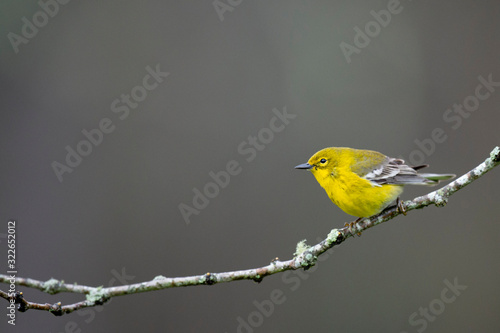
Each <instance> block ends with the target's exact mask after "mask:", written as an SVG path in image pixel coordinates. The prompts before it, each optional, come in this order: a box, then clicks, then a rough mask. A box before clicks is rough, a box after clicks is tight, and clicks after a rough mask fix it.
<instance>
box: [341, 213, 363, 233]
mask: <svg viewBox="0 0 500 333" xmlns="http://www.w3.org/2000/svg"><path fill="white" fill-rule="evenodd" d="M361 219H362V217H360V218H359V219H357V220H356V221H353V222H346V223H345V224H344V227H346V228H347V229H348V230H349V233H350V234H351V235H353V236H354V235H355V233H354V232H353V231H352V227H354V226H355V225H356V223H358V222H359V221H361ZM356 234H357V235H358V236H359V237H361V232H358V233H356Z"/></svg>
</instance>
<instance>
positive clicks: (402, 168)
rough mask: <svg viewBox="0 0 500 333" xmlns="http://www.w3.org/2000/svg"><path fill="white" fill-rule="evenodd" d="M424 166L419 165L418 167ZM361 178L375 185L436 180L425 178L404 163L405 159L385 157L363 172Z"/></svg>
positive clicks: (427, 182) (427, 183)
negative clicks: (372, 167) (373, 167)
mask: <svg viewBox="0 0 500 333" xmlns="http://www.w3.org/2000/svg"><path fill="white" fill-rule="evenodd" d="M422 167H424V166H419V167H417V169H420V168H422ZM363 178H365V179H367V180H369V181H371V182H372V183H374V184H375V185H376V186H377V185H378V186H380V185H384V184H391V185H405V184H413V185H433V184H437V181H432V180H429V179H426V178H424V177H422V176H420V175H419V174H417V171H416V170H415V169H413V168H412V167H410V166H408V165H406V164H405V161H403V160H401V159H397V158H389V157H388V158H387V159H386V160H385V161H384V162H383V163H381V164H380V165H379V166H378V167H377V168H375V169H373V170H372V171H370V172H369V173H367V174H365V175H364V176H363Z"/></svg>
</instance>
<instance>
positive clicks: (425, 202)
mask: <svg viewBox="0 0 500 333" xmlns="http://www.w3.org/2000/svg"><path fill="white" fill-rule="evenodd" d="M499 164H500V147H495V148H494V149H493V151H492V152H491V153H490V157H489V158H487V159H486V160H485V161H484V162H483V163H481V164H480V165H478V166H477V167H475V168H474V169H472V170H471V171H469V172H468V173H466V174H464V175H463V176H461V177H460V178H458V179H457V180H455V181H453V182H451V183H449V184H448V185H446V186H444V187H442V188H440V189H438V190H436V191H434V192H431V193H428V194H426V195H423V196H420V197H417V198H415V199H413V200H408V201H405V202H404V203H403V205H404V207H405V211H406V212H409V211H411V210H414V209H420V208H423V207H426V206H429V205H436V206H439V207H440V206H444V205H445V204H446V203H447V202H448V198H449V197H450V196H451V195H452V194H453V193H455V192H456V191H458V190H460V189H462V188H463V187H465V186H467V185H468V184H470V183H472V182H473V181H474V180H476V179H477V178H479V177H481V176H482V175H484V174H485V173H487V172H488V171H490V170H492V169H493V168H494V167H496V166H497V165H499ZM399 214H401V212H400V210H399V209H398V208H397V207H396V206H393V207H390V208H388V209H386V210H384V211H383V212H382V213H380V214H378V215H375V216H372V217H368V218H365V219H363V220H361V221H359V222H357V223H355V224H354V225H352V226H350V227H344V228H341V229H333V230H332V231H331V232H330V233H329V234H328V236H327V238H326V239H324V240H323V241H321V242H320V243H318V244H316V245H314V246H311V247H308V246H306V245H305V243H304V242H300V243H299V244H298V245H297V251H296V253H295V257H294V258H293V259H290V260H287V261H280V260H278V258H276V259H274V260H272V261H271V263H270V264H269V265H267V266H263V267H260V268H253V269H247V270H240V271H232V272H223V273H206V274H203V275H194V276H187V277H177V278H167V277H164V276H157V277H155V278H154V279H153V280H151V281H147V282H141V283H136V284H130V285H123V286H118V287H109V288H103V287H97V288H96V287H88V286H82V285H77V284H66V283H64V281H59V280H55V279H50V280H48V281H45V282H43V281H38V280H33V279H27V278H21V277H16V278H15V284H16V285H21V286H26V287H30V288H34V289H38V290H41V291H44V292H46V293H49V294H56V293H59V292H73V293H81V294H85V295H86V300H85V301H82V302H78V303H74V304H70V305H64V306H63V305H61V303H60V302H58V303H55V304H53V305H50V304H38V303H33V302H29V301H26V300H25V299H24V296H23V294H22V293H19V292H17V293H16V294H15V295H13V294H7V293H5V292H3V291H1V290H0V297H1V298H4V299H6V300H8V301H10V300H11V299H14V300H15V302H16V303H17V304H19V307H18V310H19V311H21V312H24V311H26V310H28V309H37V310H46V311H49V312H51V313H53V314H54V315H56V316H60V315H63V314H65V313H70V312H73V311H76V310H79V309H82V308H85V307H92V306H97V305H102V304H104V303H105V302H106V301H108V300H109V299H110V298H112V297H115V296H122V295H128V294H136V293H142V292H147V291H153V290H161V289H167V288H175V287H188V286H197V285H213V284H216V283H222V282H230V281H236V280H254V281H255V282H261V281H262V279H263V278H264V277H266V276H268V275H273V274H276V273H280V272H284V271H288V270H296V269H301V268H303V269H309V268H310V267H312V266H313V265H315V263H316V261H317V259H318V256H320V255H321V254H322V253H324V252H326V251H327V250H329V249H330V248H332V247H334V246H335V245H339V244H340V243H342V242H344V241H345V240H346V239H347V238H349V237H353V235H354V234H358V233H361V232H363V231H365V230H366V229H369V228H371V227H374V226H376V225H378V224H381V223H383V222H386V221H388V220H390V219H393V218H394V217H396V216H398V215H399ZM0 282H3V283H7V284H10V283H11V282H12V281H11V279H10V277H9V276H8V275H3V274H0Z"/></svg>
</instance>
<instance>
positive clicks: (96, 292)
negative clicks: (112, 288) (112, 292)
mask: <svg viewBox="0 0 500 333" xmlns="http://www.w3.org/2000/svg"><path fill="white" fill-rule="evenodd" d="M85 298H86V299H87V301H88V302H90V303H92V304H103V303H104V302H106V301H107V300H108V299H109V297H108V293H107V292H106V291H104V290H103V287H102V286H100V287H97V288H94V289H93V290H92V291H91V292H90V293H88V294H87V295H85Z"/></svg>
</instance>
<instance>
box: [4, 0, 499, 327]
mask: <svg viewBox="0 0 500 333" xmlns="http://www.w3.org/2000/svg"><path fill="white" fill-rule="evenodd" d="M46 3H47V4H48V5H47V6H48V7H47V6H46V10H47V11H48V12H50V13H51V15H48V14H44V13H45V11H44V9H43V7H44V6H42V5H40V4H39V3H37V2H36V1H21V2H19V1H12V0H4V1H2V3H1V5H0V19H1V26H0V37H1V38H0V47H1V57H0V61H1V62H0V109H1V116H2V121H1V125H0V126H1V127H0V136H1V140H0V156H1V170H0V186H1V198H0V213H1V218H0V220H1V221H2V223H1V225H2V230H0V234H1V236H2V238H0V241H1V245H0V248H1V249H2V254H1V256H0V262H1V265H0V267H2V272H1V273H4V274H5V271H4V267H6V265H5V264H6V260H7V258H6V257H7V250H6V249H7V248H6V238H5V234H6V232H7V228H6V222H7V221H8V220H9V219H16V220H17V221H18V225H17V258H16V259H17V265H18V272H19V273H18V276H22V277H30V278H34V279H39V280H48V279H49V278H51V277H54V278H57V279H61V280H64V281H66V282H78V283H81V284H84V285H90V286H100V285H103V286H110V285H119V284H122V283H136V282H142V281H148V280H151V279H153V278H154V277H155V276H157V275H164V276H169V277H174V276H187V275H195V274H203V273H205V272H222V271H229V270H236V269H246V268H254V267H260V266H263V265H266V264H267V263H269V262H270V260H271V259H273V258H275V257H279V258H280V259H282V260H285V259H290V258H292V256H293V252H294V250H295V245H296V244H297V242H298V241H300V240H302V239H307V242H308V243H309V244H314V243H316V242H317V240H318V239H322V238H325V237H326V235H327V234H328V232H329V231H330V230H331V229H332V228H337V227H341V226H343V224H344V223H345V222H348V221H352V220H353V219H354V218H353V217H351V216H348V215H346V214H345V213H343V212H342V211H341V210H340V209H339V208H337V207H336V206H334V205H333V204H332V203H331V202H330V200H329V199H328V197H327V196H326V194H325V193H324V191H323V189H321V188H320V186H319V185H318V184H317V182H316V180H315V179H314V177H313V176H312V175H311V174H310V173H307V172H304V171H299V170H294V168H293V167H294V166H295V165H297V164H300V163H304V162H306V161H307V159H308V158H309V157H310V156H311V155H312V154H313V153H315V152H316V151H317V150H319V149H321V148H324V147H328V146H348V147H355V148H367V149H373V150H378V151H381V152H383V153H385V154H387V155H389V156H395V157H397V156H400V157H403V158H406V159H409V160H410V161H412V160H413V161H415V162H423V163H428V164H431V168H429V169H428V171H429V172H452V173H456V174H463V173H465V172H467V171H468V170H470V169H471V168H473V167H475V166H476V165H478V164H479V163H480V162H482V161H483V160H484V159H485V158H486V157H487V156H488V154H489V152H490V151H491V150H492V148H493V147H494V146H495V145H498V144H499V143H500V140H499V138H500V135H499V129H498V124H499V121H500V115H499V104H500V86H499V84H497V86H494V85H493V86H490V87H489V89H490V90H488V88H486V87H484V85H483V87H482V88H479V91H480V94H481V96H482V97H481V98H482V100H480V99H477V98H476V97H474V96H475V95H476V89H477V86H478V85H481V80H480V79H479V77H482V78H484V79H485V80H488V76H490V78H491V80H492V81H494V82H500V68H499V59H500V38H499V36H498V35H499V33H500V22H499V20H498V17H499V15H500V3H499V2H498V1H482V2H480V4H479V3H478V2H476V1H460V2H457V1H451V0H450V1H439V2H436V1H409V0H405V1H401V2H400V4H399V5H397V3H395V2H393V1H386V0H384V1H311V2H308V1H274V2H269V1H248V0H247V1H245V0H243V1H240V2H238V1H232V2H227V1H226V0H221V1H220V2H215V5H217V9H216V8H215V6H214V2H212V1H189V2H188V1H184V2H180V1H178V2H173V1H170V2H161V1H144V2H131V1H128V2H123V1H106V2H105V3H103V2H98V1H85V2H83V1H71V2H69V3H67V4H64V5H63V4H59V3H58V5H57V7H56V5H55V2H54V1H52V2H50V1H48V2H46ZM42 4H43V2H42ZM388 7H389V9H390V10H392V11H393V13H392V14H390V15H391V16H390V21H389V18H388V16H387V15H385V16H384V13H385V14H387V13H391V12H389V11H388ZM372 11H373V12H374V13H375V14H373V13H371V12H372ZM377 16H378V17H379V20H381V22H382V24H381V23H378V21H377V20H376V18H375V17H377ZM23 18H25V19H24V20H23ZM26 22H28V23H26ZM33 22H37V24H38V25H39V26H40V27H38V28H36V26H34V27H35V28H36V30H37V31H36V34H35V32H34V31H33V29H31V30H30V28H29V25H30V24H33ZM384 25H385V26H384ZM365 28H368V33H369V35H366V37H364V38H363V36H362V35H360V34H359V31H365ZM370 29H371V30H370ZM23 31H24V34H25V35H27V36H30V37H29V38H26V37H23ZM370 35H371V36H370ZM15 36H17V37H15ZM356 36H357V37H356ZM367 38H368V39H369V41H367ZM12 40H14V42H12ZM21 40H22V41H23V42H21ZM356 42H357V44H356ZM343 43H344V44H343ZM346 44H349V45H351V46H352V47H356V45H358V46H363V47H358V48H357V51H356V52H354V53H352V54H350V55H348V56H347V57H346V54H344V52H343V51H342V49H341V45H344V46H345V45H346ZM148 66H149V68H150V69H151V70H154V69H155V68H156V67H157V66H158V68H159V70H160V71H162V72H168V73H170V74H169V75H168V76H167V77H163V78H160V80H163V82H160V83H158V84H157V86H156V87H155V88H154V89H151V90H150V91H146V90H144V89H143V88H141V87H142V86H143V79H144V78H145V77H146V75H148V70H147V67H148ZM147 80H149V81H147V82H146V83H147V84H149V85H151V84H153V83H154V82H155V81H154V79H151V78H148V79H147ZM144 92H147V96H145V95H144V94H142V95H141V93H144ZM130 94H133V96H136V98H137V99H138V100H140V101H139V102H137V104H132V103H135V102H134V101H133V100H132V102H131V104H130V105H133V107H134V108H132V107H128V106H126V105H127V104H126V103H125V102H122V101H120V99H121V98H122V97H121V96H122V95H130ZM485 95H487V97H485ZM117 99H118V102H115V100H117ZM476 101H479V103H478V104H477V105H476V104H474V103H475V102H476ZM114 102H115V103H116V104H115V105H114V108H113V106H112V104H113V103H114ZM464 102H465V103H469V104H467V105H468V106H467V107H468V109H469V110H471V111H467V110H465V109H464V110H465V111H462V112H461V113H459V112H455V111H454V109H453V106H454V104H457V105H459V104H463V103H464ZM118 107H121V108H122V109H121V111H119V110H118V109H117V108H118ZM126 108H128V109H129V111H130V112H129V114H128V116H127V117H126V118H125V117H124V115H125V113H124V112H125V111H124V109H126ZM273 109H276V110H278V111H279V112H283V110H284V109H286V111H287V112H288V114H290V115H294V116H295V118H293V119H290V120H289V121H288V124H286V125H283V127H279V128H280V129H281V131H280V132H271V131H270V130H269V128H270V122H272V124H274V125H275V126H281V124H283V123H282V122H280V121H276V122H274V121H273V120H272V119H273V117H275V113H274V112H273ZM447 110H450V111H447ZM114 111H119V112H114ZM120 116H122V117H123V118H124V119H121V118H120ZM290 117H292V116H290ZM106 118H107V119H109V122H111V126H113V127H112V128H113V131H112V132H111V133H108V134H103V138H102V142H101V143H100V144H99V145H97V146H96V145H92V151H91V152H90V153H89V154H87V156H84V157H83V158H82V161H81V163H80V164H79V165H78V166H76V167H74V168H71V169H72V172H71V173H68V172H67V173H63V175H62V182H61V181H59V179H58V177H57V176H56V173H55V171H54V169H53V166H52V164H53V162H54V161H56V162H58V163H61V165H62V164H64V165H67V163H66V162H65V159H66V155H67V150H66V147H67V146H69V147H70V148H71V149H75V150H76V149H77V148H78V147H80V149H83V151H84V152H85V150H86V149H88V146H85V143H82V144H80V146H79V143H80V142H82V140H86V137H85V136H84V134H82V130H87V131H92V130H94V129H96V128H99V126H100V123H101V121H102V120H103V119H106ZM105 122H106V120H105ZM266 128H268V129H267V130H266ZM436 129H437V130H436ZM439 129H441V130H442V132H443V133H444V134H443V133H442V134H441V135H439V136H438V137H439V138H438V139H436V138H433V134H432V133H433V132H435V131H437V132H439V131H440V130H439ZM94 133H95V132H94ZM259 133H260V135H261V136H260V137H261V138H262V139H259V140H263V141H265V142H266V143H265V144H262V142H260V141H259V142H260V143H259V146H258V147H259V149H260V150H257V149H255V148H251V147H252V146H251V144H250V141H251V139H249V136H252V137H255V136H256V137H257V138H258V137H259V136H258V135H259ZM270 133H272V137H271V136H270ZM98 136H99V135H97V136H96V138H98ZM96 140H97V139H96ZM438 141H439V142H438ZM261 145H262V146H261ZM238 148H240V149H238ZM252 149H253V150H252ZM251 157H253V159H251ZM249 159H251V160H250V161H248V160H249ZM232 160H234V161H236V162H237V163H238V164H239V166H240V168H241V171H240V173H239V174H237V175H234V176H232V177H231V178H230V182H229V184H228V185H227V186H225V187H224V188H220V189H219V190H218V193H217V195H216V196H215V197H214V198H212V199H210V201H209V204H208V205H207V206H206V207H205V208H203V209H200V210H199V212H198V214H197V215H195V214H193V215H191V216H190V217H189V221H190V223H189V224H188V223H186V219H184V218H183V216H182V214H181V213H180V210H179V205H180V204H182V203H184V204H186V205H189V206H193V202H192V201H193V197H194V195H195V192H194V189H198V190H201V191H203V189H204V187H205V185H206V184H208V183H210V182H212V181H213V180H212V178H211V177H210V172H215V173H217V172H219V171H221V170H225V169H226V165H227V163H228V162H229V161H232ZM499 185H500V170H494V171H493V172H491V173H489V174H487V175H486V176H485V177H484V178H482V179H480V180H478V181H476V182H475V183H473V184H472V185H470V186H469V187H467V188H466V189H463V190H462V191H459V192H458V193H456V194H455V195H454V196H453V197H452V198H451V200H450V202H449V204H448V205H447V206H446V207H444V208H436V207H433V206H432V207H428V208H426V209H423V210H419V211H413V212H411V213H410V214H409V215H408V216H406V217H404V216H401V217H398V218H397V219H395V220H392V221H390V222H388V223H385V224H383V225H380V226H378V227H376V228H373V229H370V230H368V231H367V232H365V233H364V234H363V235H362V237H360V238H355V239H349V240H348V241H346V242H345V243H343V244H342V245H341V246H339V247H338V248H335V250H334V251H333V252H332V253H331V254H330V255H329V256H328V258H327V259H326V260H324V261H322V262H320V263H319V264H318V266H317V268H316V269H315V270H314V271H312V272H311V271H308V272H305V273H304V272H293V273H287V274H278V275H274V276H272V277H268V278H266V279H264V281H263V282H262V283H260V284H256V283H254V282H251V281H240V282H232V283H225V284H218V285H215V286H211V287H207V286H199V287H189V288H178V289H170V290H163V291H159V292H151V293H144V294H137V295H131V296H126V297H117V298H114V299H112V300H111V301H110V302H109V303H108V304H106V305H105V306H104V307H98V308H95V309H91V310H86V311H83V312H76V313H72V314H70V315H65V316H63V317H54V316H53V315H51V314H49V313H47V312H41V311H35V310H30V311H28V312H27V313H18V314H17V317H16V319H17V320H16V326H15V328H14V327H12V326H11V325H8V324H7V318H6V316H5V314H4V311H5V312H6V309H5V307H6V306H7V303H6V302H5V301H4V302H3V305H4V307H2V308H3V309H4V310H3V311H0V313H1V315H0V318H2V319H1V320H0V330H1V331H2V332H5V331H9V332H10V331H12V332H33V331H37V332H113V331H115V332H116V331H129V332H136V331H151V332H159V331H168V332H201V331H203V332H284V331H289V332H304V331H315V332H368V331H370V332H398V333H399V332H424V331H426V332H472V331H474V332H498V331H499V330H500V318H499V316H498V312H499V310H500V301H499V300H500V298H499V292H500V285H499V283H498V281H499V277H500V267H499V265H498V253H499V251H500V236H499V235H500V224H499V223H498V222H499V218H498V216H499V215H500V206H499V205H498V200H499V194H500V190H499ZM212 190H213V188H212ZM429 190H430V189H429V188H424V187H413V188H408V189H407V190H406V192H405V193H404V195H403V198H404V199H411V198H413V197H415V196H417V195H420V194H424V193H427V192H428V191H429ZM455 283H456V284H458V285H459V286H463V287H459V289H454V290H451V289H450V287H449V285H450V284H451V285H453V284H455ZM5 287H6V285H2V286H1V288H2V289H6V288H5ZM465 287H466V288H465ZM460 288H461V289H460ZM464 288H465V289H464ZM19 289H20V290H21V291H23V292H24V294H25V295H26V298H27V299H29V300H32V301H37V302H40V303H45V302H49V303H55V302H57V301H62V302H63V303H64V304H68V303H72V302H76V301H79V300H82V299H83V298H82V297H81V295H71V294H59V295H53V296H51V295H47V294H43V293H41V292H37V291H35V290H30V289H28V288H19ZM276 290H278V291H276ZM273 291H274V292H275V293H276V292H278V293H279V292H281V293H282V297H281V298H280V302H279V304H278V303H276V304H274V305H273V307H272V309H271V307H270V306H269V302H270V300H271V294H272V293H273ZM443 295H444V296H443ZM443 297H444V298H443ZM450 299H453V301H450ZM445 301H446V302H445ZM258 304H260V305H258ZM262 304H264V305H262ZM262 306H264V308H262ZM266 306H267V307H266ZM426 309H427V310H426Z"/></svg>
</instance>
